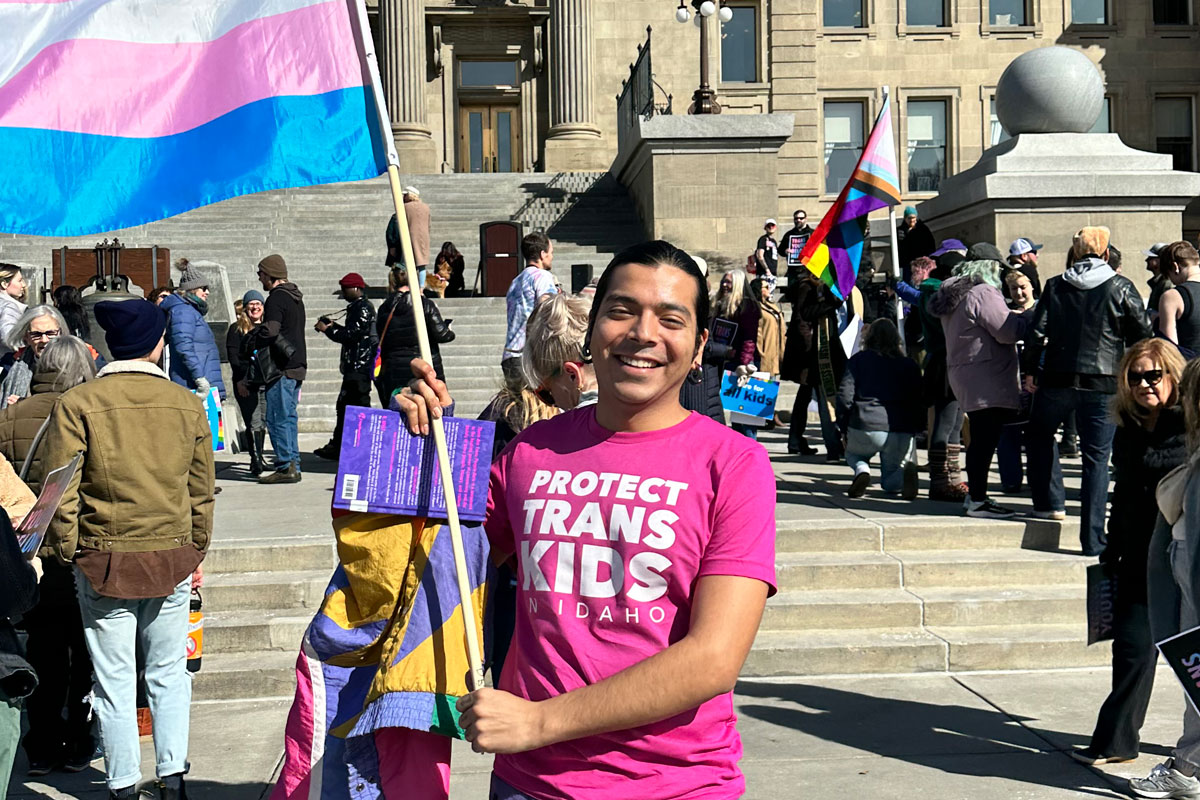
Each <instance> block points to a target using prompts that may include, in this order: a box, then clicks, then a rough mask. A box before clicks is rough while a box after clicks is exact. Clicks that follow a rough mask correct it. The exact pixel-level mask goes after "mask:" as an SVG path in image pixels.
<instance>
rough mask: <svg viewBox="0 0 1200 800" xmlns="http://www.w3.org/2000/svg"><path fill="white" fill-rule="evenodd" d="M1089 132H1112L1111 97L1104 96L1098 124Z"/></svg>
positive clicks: (1097, 119)
mask: <svg viewBox="0 0 1200 800" xmlns="http://www.w3.org/2000/svg"><path fill="white" fill-rule="evenodd" d="M1088 133H1112V100H1110V99H1109V98H1107V97H1106V98H1104V106H1103V107H1102V108H1101V109H1100V116H1098V117H1096V124H1095V125H1093V126H1092V129H1091V130H1090V131H1088Z"/></svg>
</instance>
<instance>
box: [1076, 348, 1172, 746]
mask: <svg viewBox="0 0 1200 800" xmlns="http://www.w3.org/2000/svg"><path fill="white" fill-rule="evenodd" d="M1183 371H1184V360H1183V357H1182V356H1180V355H1179V351H1178V350H1177V349H1176V347H1175V345H1173V344H1171V343H1170V342H1168V341H1166V340H1165V339H1145V340H1143V341H1141V342H1138V343H1137V344H1135V345H1134V346H1133V347H1131V348H1129V349H1128V350H1126V351H1125V357H1124V358H1123V359H1121V366H1120V370H1119V371H1118V373H1117V396H1116V401H1115V405H1114V412H1115V414H1116V422H1117V433H1116V435H1115V436H1114V437H1113V456H1112V465H1113V472H1114V473H1115V477H1116V482H1115V484H1114V486H1113V490H1112V493H1111V494H1110V495H1109V497H1110V498H1111V501H1112V510H1111V511H1110V512H1109V517H1108V545H1107V547H1106V549H1105V550H1104V552H1103V553H1102V554H1101V555H1100V560H1101V562H1102V563H1104V564H1105V565H1107V567H1108V571H1109V572H1110V574H1111V575H1113V576H1114V577H1115V578H1116V585H1117V587H1118V589H1117V592H1116V604H1115V605H1116V607H1115V609H1114V612H1113V613H1114V619H1113V633H1114V638H1113V645H1112V656H1113V679H1112V692H1111V693H1110V694H1109V695H1108V699H1107V700H1105V701H1104V705H1102V706H1101V707H1100V717H1099V719H1098V720H1097V722H1096V730H1095V732H1094V733H1092V740H1091V743H1090V744H1089V745H1088V746H1087V747H1085V748H1083V749H1080V750H1076V751H1075V752H1074V753H1072V756H1073V757H1074V758H1075V759H1076V760H1077V761H1082V762H1083V763H1085V764H1105V763H1111V762H1120V761H1132V760H1133V759H1135V758H1137V756H1138V746H1139V736H1138V731H1139V730H1140V729H1141V727H1142V722H1143V721H1144V720H1145V718H1146V707H1147V706H1148V705H1149V703H1150V690H1151V688H1152V687H1153V685H1154V665H1155V662H1156V661H1157V653H1156V652H1155V649H1154V642H1155V639H1154V638H1153V637H1152V636H1151V635H1150V612H1149V609H1148V608H1147V603H1146V568H1147V566H1146V562H1147V555H1148V552H1149V547H1150V536H1151V534H1152V533H1153V531H1154V521H1155V517H1156V516H1157V514H1158V506H1157V504H1156V503H1155V499H1154V491H1155V487H1157V486H1158V482H1159V481H1160V480H1161V479H1162V478H1163V476H1164V475H1166V474H1167V473H1168V472H1170V471H1171V470H1172V469H1174V468H1175V467H1178V466H1179V465H1180V464H1182V463H1184V461H1185V460H1186V459H1187V444H1186V441H1185V433H1184V413H1183V409H1182V407H1181V405H1180V402H1179V394H1180V392H1179V384H1180V379H1181V378H1182V377H1183ZM1166 579H1167V580H1168V581H1170V576H1167V578H1166Z"/></svg>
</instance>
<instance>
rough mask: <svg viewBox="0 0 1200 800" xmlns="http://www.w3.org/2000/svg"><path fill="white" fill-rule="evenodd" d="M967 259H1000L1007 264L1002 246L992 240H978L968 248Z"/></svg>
mask: <svg viewBox="0 0 1200 800" xmlns="http://www.w3.org/2000/svg"><path fill="white" fill-rule="evenodd" d="M967 261H998V262H1000V263H1001V264H1005V263H1006V262H1005V261H1004V256H1003V255H1002V254H1001V253H1000V248H999V247H996V245H994V244H992V243H991V242H976V243H975V244H973V245H971V246H970V247H968V248H967Z"/></svg>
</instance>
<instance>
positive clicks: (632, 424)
mask: <svg viewBox="0 0 1200 800" xmlns="http://www.w3.org/2000/svg"><path fill="white" fill-rule="evenodd" d="M708 305H709V301H708V294H707V291H706V284H705V281H704V277H703V275H702V274H701V273H700V270H699V268H698V267H697V266H696V263H695V261H694V260H693V259H692V258H691V257H689V256H688V255H687V254H686V253H684V252H683V251H681V250H679V249H677V248H675V247H673V246H672V245H670V244H668V243H666V242H649V243H646V244H643V245H638V246H636V247H633V248H630V249H629V250H627V251H625V252H624V253H621V254H620V255H618V256H617V257H616V258H615V259H614V260H613V261H612V263H610V264H609V266H608V268H607V269H606V270H605V272H604V275H603V276H602V277H601V278H600V281H599V284H598V286H597V289H596V298H595V301H594V304H593V306H592V314H591V320H590V328H589V331H588V334H587V336H586V338H585V342H586V344H587V350H586V351H585V355H586V356H588V357H590V358H591V359H592V361H593V363H594V367H595V374H596V383H597V389H598V392H599V402H598V403H597V404H596V405H594V406H589V407H586V408H580V409H576V410H574V411H569V412H566V413H564V414H561V415H559V416H557V417H555V418H553V419H550V420H547V421H545V422H539V423H537V424H535V425H532V426H530V427H529V428H527V429H526V430H525V431H524V432H523V433H522V434H521V435H520V436H519V437H518V438H517V439H516V440H514V441H513V443H512V444H510V445H509V447H508V448H506V449H505V451H504V452H503V453H502V454H501V455H500V457H499V458H498V459H497V461H496V463H495V464H494V465H493V468H492V479H491V486H490V489H489V499H488V518H487V522H486V525H487V531H488V536H489V538H490V539H491V541H492V547H493V552H494V553H498V554H509V553H511V554H514V556H515V558H516V562H517V575H518V579H519V588H518V598H517V625H516V633H515V636H514V641H513V646H512V648H511V650H510V651H509V654H508V660H507V662H506V663H505V668H504V672H503V674H502V675H501V676H500V680H499V688H497V689H479V690H477V691H476V692H473V693H472V694H470V695H468V696H467V697H464V698H461V699H460V700H459V703H458V707H459V710H460V711H462V712H463V713H462V718H461V723H462V725H463V727H464V729H465V730H466V735H467V739H468V740H470V741H471V742H472V745H473V746H474V748H475V750H476V751H478V752H491V753H497V754H499V755H498V756H497V758H496V762H495V772H494V776H493V785H492V793H491V797H492V798H496V799H497V800H525V799H526V798H532V799H533V800H568V798H569V799H570V800H601V799H602V800H610V798H614V797H621V798H624V797H638V798H644V799H645V800H667V798H685V799H688V800H696V799H697V798H733V797H739V796H741V795H742V794H743V793H744V791H745V781H744V779H743V777H742V774H741V771H740V770H739V769H738V760H739V758H740V757H741V754H742V748H741V741H740V739H739V737H738V734H737V729H736V718H735V715H734V713H733V699H732V690H733V687H734V685H735V683H736V681H737V676H738V673H739V672H740V670H741V667H742V664H743V662H744V660H745V658H746V655H747V654H748V652H749V650H750V646H751V644H752V642H753V640H754V635H755V632H756V631H757V629H758V623H759V620H760V619H761V616H762V611H763V606H764V604H765V602H766V599H767V596H768V594H769V593H770V592H772V591H774V582H775V567H774V558H775V552H774V539H775V519H774V516H775V514H774V509H775V480H774V474H773V472H772V469H771V465H770V462H769V461H768V459H767V455H766V452H765V451H764V450H763V448H762V447H761V445H759V444H757V443H756V442H753V441H752V440H750V439H747V438H746V437H744V436H740V435H738V434H736V433H734V432H733V431H731V430H730V429H729V428H726V427H725V426H723V425H719V424H718V423H716V422H714V421H712V420H710V419H708V418H707V417H704V416H701V415H699V414H694V413H691V412H688V411H686V410H685V409H683V407H682V406H680V405H679V387H680V385H681V384H682V383H683V381H684V379H685V378H686V376H687V374H688V372H689V371H690V370H691V369H693V368H694V366H695V364H696V363H697V362H698V361H699V358H700V353H701V351H702V349H703V346H704V342H705V340H706V338H707V333H706V331H705V322H706V321H707V319H708V316H709V308H708ZM414 371H416V372H417V374H418V375H419V376H420V380H419V381H416V382H414V384H413V387H412V388H411V389H409V390H406V392H405V393H404V394H403V395H402V396H401V397H400V405H401V408H402V409H403V410H404V411H405V412H406V413H407V414H408V416H409V425H410V427H411V428H413V429H414V430H422V429H425V428H426V427H427V421H428V419H427V414H428V413H429V412H427V411H426V409H427V408H433V409H434V411H433V412H432V413H440V409H441V407H444V406H446V405H448V404H449V402H450V397H449V395H448V394H447V393H446V389H445V385H444V384H442V383H440V382H439V381H437V380H436V378H435V376H434V375H433V373H432V371H431V370H429V369H428V367H427V366H426V365H414ZM414 389H415V394H414V391H413V390H414ZM683 454H686V457H684V456H683Z"/></svg>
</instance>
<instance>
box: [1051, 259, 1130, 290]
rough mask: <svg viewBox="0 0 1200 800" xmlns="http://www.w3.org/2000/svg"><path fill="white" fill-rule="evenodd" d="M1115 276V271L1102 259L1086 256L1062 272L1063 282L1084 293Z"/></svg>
mask: <svg viewBox="0 0 1200 800" xmlns="http://www.w3.org/2000/svg"><path fill="white" fill-rule="evenodd" d="M1116 274H1117V271H1116V270H1114V269H1113V268H1112V267H1110V266H1109V265H1108V263H1107V262H1106V261H1104V259H1102V258H1096V257H1095V256H1088V257H1087V258H1085V259H1083V260H1081V261H1076V262H1075V263H1074V264H1072V265H1071V266H1069V267H1067V268H1066V270H1065V271H1064V272H1063V280H1064V281H1066V282H1067V283H1069V284H1071V285H1072V286H1075V287H1077V288H1079V289H1083V290H1085V291H1086V290H1088V289H1095V288H1096V287H1097V286H1099V285H1101V284H1102V283H1104V282H1105V281H1107V280H1108V279H1109V278H1111V277H1113V276H1114V275H1116Z"/></svg>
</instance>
